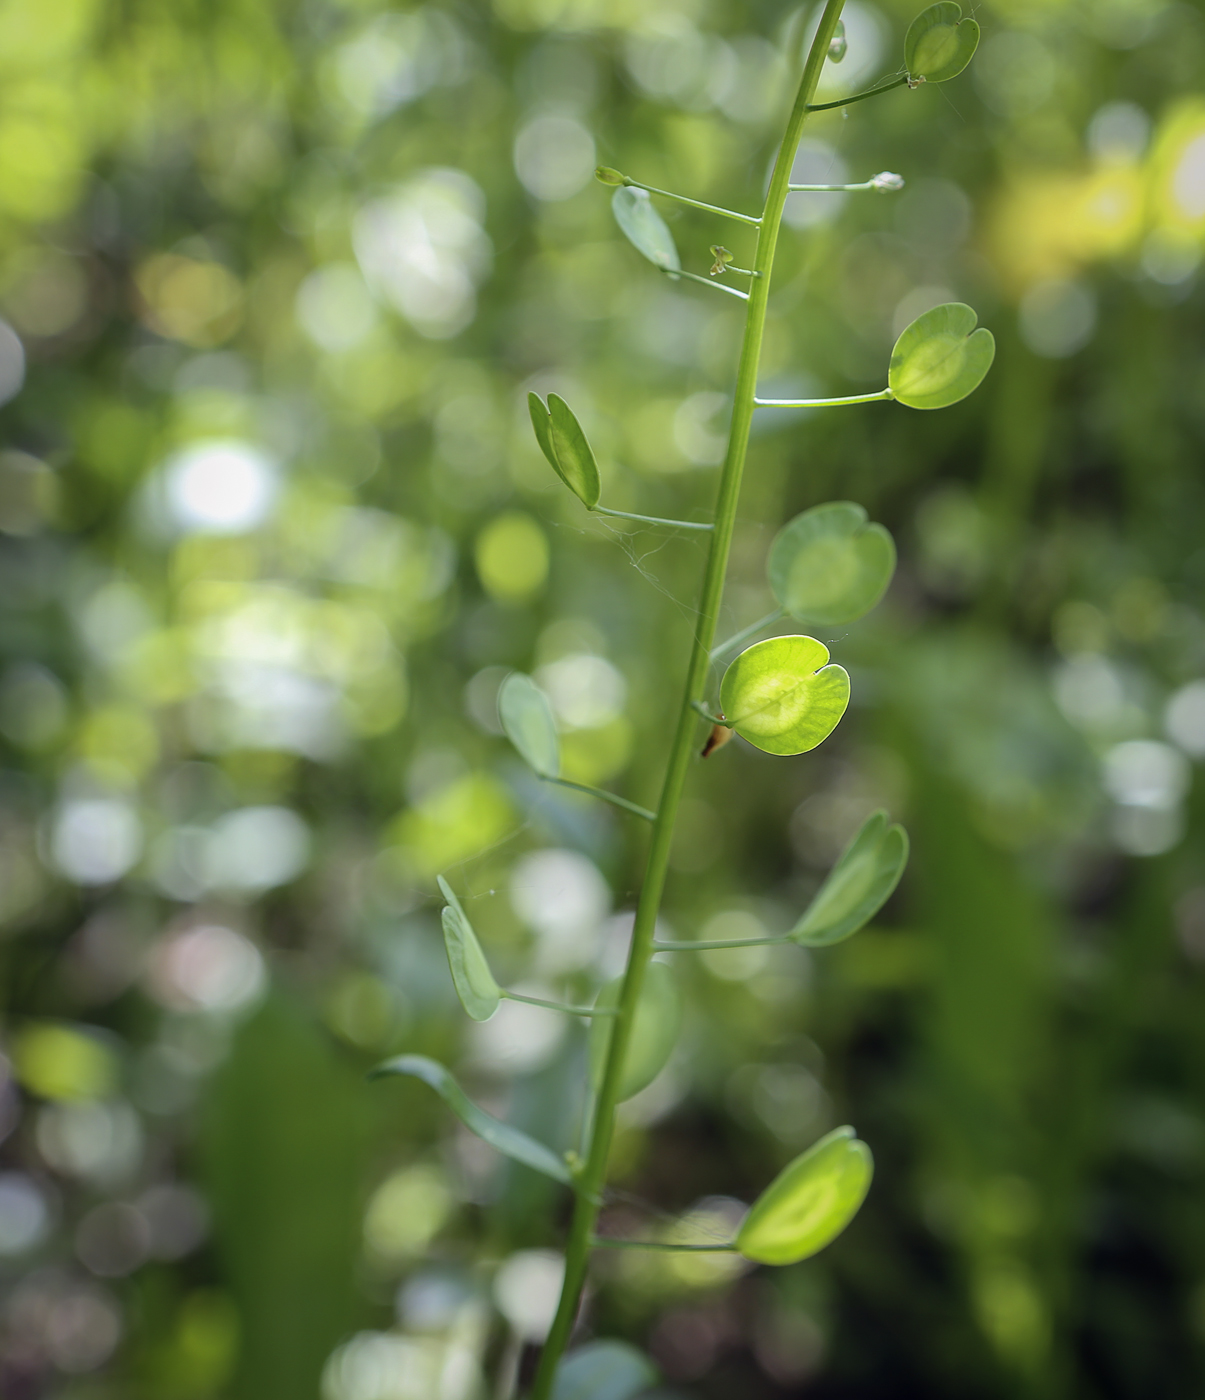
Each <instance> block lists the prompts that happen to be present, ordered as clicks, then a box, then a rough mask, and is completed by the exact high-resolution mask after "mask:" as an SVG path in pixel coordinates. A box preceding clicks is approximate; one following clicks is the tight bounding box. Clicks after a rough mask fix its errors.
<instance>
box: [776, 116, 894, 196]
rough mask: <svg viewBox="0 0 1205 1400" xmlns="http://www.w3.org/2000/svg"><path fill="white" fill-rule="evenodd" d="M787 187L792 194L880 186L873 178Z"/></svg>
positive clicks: (845, 191) (834, 191)
mask: <svg viewBox="0 0 1205 1400" xmlns="http://www.w3.org/2000/svg"><path fill="white" fill-rule="evenodd" d="M812 110H813V111H815V110H816V109H815V108H813V109H812ZM787 189H788V190H789V191H790V193H791V194H854V193H855V192H856V191H858V190H874V189H878V186H877V185H876V184H875V182H874V181H873V180H863V181H862V183H861V184H860V185H788V186H787Z"/></svg>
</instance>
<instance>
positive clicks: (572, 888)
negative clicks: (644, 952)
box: [509, 850, 611, 973]
mask: <svg viewBox="0 0 1205 1400" xmlns="http://www.w3.org/2000/svg"><path fill="white" fill-rule="evenodd" d="M509 893H510V902H511V906H512V908H513V909H514V911H515V913H516V914H517V915H518V916H519V918H520V919H521V920H522V921H523V923H524V924H526V925H527V927H528V928H530V929H531V930H532V932H533V933H535V935H536V937H537V940H538V942H537V948H536V963H535V965H536V967H537V968H538V969H540V970H541V971H543V972H546V973H554V972H571V971H576V970H577V969H578V968H582V967H585V966H587V965H588V964H589V963H590V961H591V960H592V959H593V957H594V953H595V948H596V946H597V935H598V930H599V927H600V926H601V925H602V923H603V921H604V920H605V919H606V918H607V916H608V915H609V914H610V912H611V891H610V888H609V887H608V885H607V882H606V880H605V879H604V878H603V875H602V872H601V871H600V870H599V868H598V867H597V866H596V865H595V864H594V862H593V861H592V860H590V858H589V857H588V856H584V855H582V854H581V853H580V852H578V851H564V850H544V851H532V852H530V853H529V854H527V855H525V856H522V857H521V858H520V859H519V860H518V861H516V862H515V865H514V868H513V870H512V872H511V877H510V890H509Z"/></svg>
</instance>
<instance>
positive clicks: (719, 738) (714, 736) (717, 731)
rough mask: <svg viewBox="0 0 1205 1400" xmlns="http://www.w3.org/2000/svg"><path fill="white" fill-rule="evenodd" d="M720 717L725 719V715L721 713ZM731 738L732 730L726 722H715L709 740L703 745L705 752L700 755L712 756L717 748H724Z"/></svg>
mask: <svg viewBox="0 0 1205 1400" xmlns="http://www.w3.org/2000/svg"><path fill="white" fill-rule="evenodd" d="M720 718H721V719H723V718H724V716H723V715H721V716H720ZM731 738H732V730H731V729H729V728H728V726H727V725H726V724H713V725H712V726H711V733H710V734H709V735H708V736H707V742H706V743H705V744H704V745H703V752H702V753H701V754H700V755H699V757H700V758H710V757H711V755H712V754H713V753H715V751H716V749H722V748H723V747H724V745H725V744H726V743H727V742H728V741H729V740H730V739H731Z"/></svg>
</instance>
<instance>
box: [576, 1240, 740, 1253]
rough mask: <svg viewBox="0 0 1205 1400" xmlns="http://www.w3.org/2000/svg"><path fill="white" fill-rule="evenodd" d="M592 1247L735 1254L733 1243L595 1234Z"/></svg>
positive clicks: (591, 1242)
mask: <svg viewBox="0 0 1205 1400" xmlns="http://www.w3.org/2000/svg"><path fill="white" fill-rule="evenodd" d="M590 1244H591V1247H592V1248H594V1249H660V1250H664V1251H665V1252H666V1253H668V1254H735V1253H736V1245H734V1244H668V1243H667V1242H665V1241H664V1240H609V1239H606V1238H605V1237H604V1236H601V1235H595V1236H594V1238H593V1239H592V1240H591V1241H590Z"/></svg>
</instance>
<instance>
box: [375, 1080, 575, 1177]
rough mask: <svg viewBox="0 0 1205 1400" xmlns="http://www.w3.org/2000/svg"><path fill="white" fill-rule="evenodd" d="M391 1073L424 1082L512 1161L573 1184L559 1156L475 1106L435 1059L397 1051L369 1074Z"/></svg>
mask: <svg viewBox="0 0 1205 1400" xmlns="http://www.w3.org/2000/svg"><path fill="white" fill-rule="evenodd" d="M391 1074H402V1075H408V1076H410V1077H411V1078H413V1079H421V1080H422V1081H423V1083H424V1084H426V1085H428V1086H429V1087H430V1088H432V1089H434V1090H435V1092H436V1093H437V1094H438V1095H439V1096H440V1098H441V1099H443V1101H444V1103H446V1104H447V1105H448V1107H449V1108H450V1109H451V1110H452V1112H453V1113H454V1114H455V1115H456V1116H457V1118H459V1119H460V1121H461V1122H462V1123H463V1124H464V1125H465V1127H466V1128H468V1130H469V1131H470V1132H471V1133H473V1134H475V1135H476V1136H477V1137H479V1138H480V1139H481V1140H482V1142H487V1143H489V1145H490V1146H491V1147H492V1148H494V1149H495V1151H497V1152H501V1153H502V1154H503V1156H506V1157H509V1158H511V1160H512V1161H515V1162H522V1164H523V1165H524V1166H525V1167H530V1168H531V1169H532V1171H537V1172H540V1173H541V1175H543V1176H549V1177H551V1178H552V1179H553V1181H559V1182H561V1184H562V1185H565V1186H572V1185H573V1178H572V1176H571V1175H570V1173H569V1168H568V1167H567V1166H566V1164H565V1162H564V1160H563V1159H562V1158H560V1157H558V1156H557V1154H556V1153H555V1152H553V1150H552V1149H551V1148H550V1147H545V1146H544V1144H543V1143H542V1142H537V1141H536V1140H535V1138H532V1137H528V1135H527V1134H526V1133H524V1132H520V1130H519V1129H518V1128H513V1127H511V1125H510V1124H509V1123H503V1122H501V1121H499V1119H497V1118H494V1117H493V1116H492V1115H491V1114H488V1113H486V1111H485V1109H483V1108H478V1106H477V1105H476V1104H475V1103H474V1102H473V1101H472V1099H470V1098H469V1096H468V1095H467V1094H466V1093H465V1092H464V1090H463V1089H462V1088H461V1087H460V1085H459V1084H458V1083H457V1082H456V1080H455V1078H453V1076H452V1074H451V1073H450V1072H449V1071H448V1070H446V1069H445V1068H444V1067H443V1065H441V1064H440V1063H439V1062H438V1061H437V1060H431V1059H428V1058H427V1056H426V1055H398V1056H397V1057H396V1058H395V1059H392V1060H386V1061H385V1063H384V1064H382V1065H378V1066H377V1068H376V1069H374V1070H373V1072H372V1078H374V1079H378V1078H383V1077H385V1076H386V1075H391Z"/></svg>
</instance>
